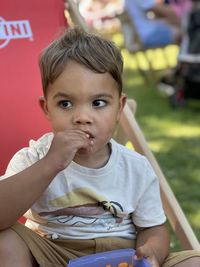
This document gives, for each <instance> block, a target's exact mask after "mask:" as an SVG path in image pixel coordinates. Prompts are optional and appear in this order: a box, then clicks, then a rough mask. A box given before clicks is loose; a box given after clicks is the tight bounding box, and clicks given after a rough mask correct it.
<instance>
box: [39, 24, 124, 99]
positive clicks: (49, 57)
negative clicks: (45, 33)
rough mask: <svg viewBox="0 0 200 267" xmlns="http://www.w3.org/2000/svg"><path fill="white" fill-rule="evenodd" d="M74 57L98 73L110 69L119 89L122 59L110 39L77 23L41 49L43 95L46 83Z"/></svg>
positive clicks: (57, 74) (40, 64)
mask: <svg viewBox="0 0 200 267" xmlns="http://www.w3.org/2000/svg"><path fill="white" fill-rule="evenodd" d="M69 60H74V61H76V62H78V63H80V64H82V65H84V66H86V67H87V68H89V69H91V70H93V71H94V72H97V73H106V72H108V73H110V74H111V76H112V77H113V79H114V80H115V81H116V82H117V84H118V90H119V94H120V95H121V92H122V72H123V59H122V56H121V53H120V51H119V49H118V48H117V47H116V46H115V45H114V43H113V42H111V41H109V40H107V39H104V38H102V37H100V36H97V35H95V34H92V33H88V32H85V31H83V30H81V29H79V28H77V27H75V28H73V29H68V30H66V31H65V32H64V34H63V35H62V36H61V37H60V38H59V39H57V40H55V41H53V42H52V43H51V44H50V45H49V46H48V47H47V48H46V49H44V51H43V52H42V54H41V56H40V59H39V66H40V72H41V78H42V86H43V92H44V96H46V95H47V87H48V85H49V84H50V83H53V82H54V81H55V80H56V79H57V78H58V76H59V75H60V74H61V73H62V72H63V70H64V68H65V66H66V64H67V62H68V61H69Z"/></svg>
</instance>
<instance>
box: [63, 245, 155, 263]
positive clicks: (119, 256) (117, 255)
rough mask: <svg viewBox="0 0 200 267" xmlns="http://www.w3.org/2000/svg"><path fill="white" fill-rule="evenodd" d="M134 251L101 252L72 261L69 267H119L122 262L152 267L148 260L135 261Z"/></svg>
mask: <svg viewBox="0 0 200 267" xmlns="http://www.w3.org/2000/svg"><path fill="white" fill-rule="evenodd" d="M134 255H135V250H134V249H131V248H130V249H118V250H112V251H107V252H100V253H96V254H92V255H88V256H83V257H80V258H77V259H73V260H70V261H69V263H68V265H67V266H68V267H106V265H110V266H111V267H117V266H118V264H120V263H122V262H127V263H128V264H132V265H133V266H134V267H150V264H149V263H148V262H147V260H146V259H144V258H142V259H140V260H134V259H133V256H134Z"/></svg>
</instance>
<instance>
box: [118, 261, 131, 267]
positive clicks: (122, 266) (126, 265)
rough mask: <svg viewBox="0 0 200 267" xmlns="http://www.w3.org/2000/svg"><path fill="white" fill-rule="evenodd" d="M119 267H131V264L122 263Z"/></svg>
mask: <svg viewBox="0 0 200 267" xmlns="http://www.w3.org/2000/svg"><path fill="white" fill-rule="evenodd" d="M118 267H129V264H128V263H127V262H121V263H119V264H118Z"/></svg>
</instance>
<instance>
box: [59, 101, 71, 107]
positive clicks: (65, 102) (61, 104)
mask: <svg viewBox="0 0 200 267" xmlns="http://www.w3.org/2000/svg"><path fill="white" fill-rule="evenodd" d="M58 105H59V106H60V107H61V108H70V107H71V106H72V103H71V102H70V101H69V100H61V101H59V102H58Z"/></svg>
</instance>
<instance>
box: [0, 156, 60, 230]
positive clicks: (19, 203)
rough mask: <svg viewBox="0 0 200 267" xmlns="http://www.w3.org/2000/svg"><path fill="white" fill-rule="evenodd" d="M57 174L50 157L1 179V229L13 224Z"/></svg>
mask: <svg viewBox="0 0 200 267" xmlns="http://www.w3.org/2000/svg"><path fill="white" fill-rule="evenodd" d="M56 174H57V171H56V168H54V166H53V165H52V164H51V162H50V161H49V160H48V158H43V159H41V160H39V161H38V162H36V163H35V164H33V165H32V166H30V167H28V168H27V169H25V170H24V171H22V172H20V173H18V174H15V175H13V176H12V177H9V178H7V179H4V180H2V181H0V214H1V216H0V230H3V229H5V228H8V227H10V226H11V225H13V224H14V223H15V222H16V221H17V220H18V219H19V218H20V217H21V216H22V215H23V214H24V213H25V212H26V211H27V210H28V209H29V208H30V207H31V206H32V204H33V203H34V202H35V201H36V200H37V199H38V198H39V197H40V195H41V194H42V192H43V191H44V190H45V189H46V187H47V186H48V185H49V183H50V182H51V181H52V180H53V178H54V177H55V175H56Z"/></svg>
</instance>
